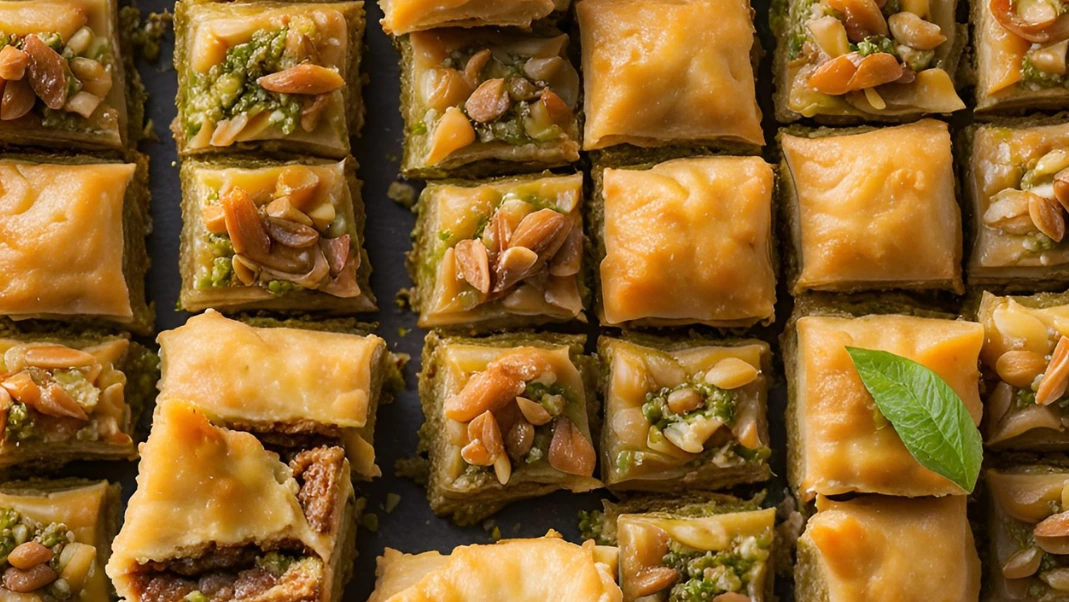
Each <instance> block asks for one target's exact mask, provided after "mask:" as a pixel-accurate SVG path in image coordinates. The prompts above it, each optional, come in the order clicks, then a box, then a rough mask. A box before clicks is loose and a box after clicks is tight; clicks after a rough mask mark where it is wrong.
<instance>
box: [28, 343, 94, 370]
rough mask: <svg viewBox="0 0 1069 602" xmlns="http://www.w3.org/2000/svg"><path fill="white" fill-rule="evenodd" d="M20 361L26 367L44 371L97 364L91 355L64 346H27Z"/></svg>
mask: <svg viewBox="0 0 1069 602" xmlns="http://www.w3.org/2000/svg"><path fill="white" fill-rule="evenodd" d="M22 361H23V362H24V363H25V364H26V365H28V366H36V367H38V368H44V369H46V370H56V369H62V368H82V367H85V366H92V365H93V364H95V363H97V359H96V358H95V357H93V356H92V355H91V354H89V353H86V352H85V351H82V350H80V349H71V348H70V347H67V346H66V345H27V346H26V347H25V351H24V353H23V356H22Z"/></svg>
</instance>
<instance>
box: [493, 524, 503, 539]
mask: <svg viewBox="0 0 1069 602" xmlns="http://www.w3.org/2000/svg"><path fill="white" fill-rule="evenodd" d="M490 538H491V539H493V540H494V541H498V540H500V539H501V527H498V526H497V525H494V529H493V530H492V531H491V532H490Z"/></svg>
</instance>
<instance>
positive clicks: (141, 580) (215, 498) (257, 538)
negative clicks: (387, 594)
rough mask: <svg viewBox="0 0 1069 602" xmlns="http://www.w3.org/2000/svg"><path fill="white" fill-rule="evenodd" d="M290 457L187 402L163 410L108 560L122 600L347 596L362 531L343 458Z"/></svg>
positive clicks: (335, 451) (323, 454) (314, 451)
mask: <svg viewBox="0 0 1069 602" xmlns="http://www.w3.org/2000/svg"><path fill="white" fill-rule="evenodd" d="M286 460H287V461H283V460H280V459H279V456H278V455H277V454H275V453H273V452H270V451H267V450H265V449H264V447H263V446H262V445H261V444H260V442H259V441H258V440H257V439H256V438H255V437H254V436H252V435H251V434H249V433H243V432H238V431H229V430H226V429H221V428H218V427H215V426H212V425H211V423H210V422H208V419H207V418H206V417H204V416H203V415H202V414H200V413H198V412H197V411H195V410H193V409H192V408H191V407H189V406H187V405H184V404H182V403H181V402H170V403H166V404H163V405H161V406H160V407H159V411H158V412H157V413H156V416H155V421H154V424H153V427H152V434H150V435H149V438H148V441H147V442H145V443H144V444H143V445H142V449H141V464H140V467H139V469H138V476H137V490H136V491H134V495H133V497H132V498H130V502H129V504H128V506H127V508H126V520H125V522H124V524H123V528H122V530H121V531H120V532H119V535H118V537H116V538H115V545H114V553H113V554H112V557H111V560H110V561H109V562H108V564H107V575H108V577H110V578H111V580H112V582H113V583H114V585H115V590H116V592H117V593H118V594H119V597H120V598H122V599H124V600H128V601H129V602H183V601H185V602H191V601H200V602H204V601H221V600H232V599H234V597H235V592H241V595H239V596H238V597H240V598H244V599H256V600H281V601H292V602H297V601H301V602H310V601H318V602H337V601H338V600H340V599H341V593H342V589H343V588H344V586H345V581H346V580H347V579H348V577H349V572H350V571H351V566H350V563H351V561H352V557H353V554H354V544H355V531H356V523H355V519H354V518H353V512H354V506H355V496H354V494H353V487H352V482H351V481H350V479H349V466H348V462H347V461H346V460H345V454H344V452H343V451H342V449H341V448H337V447H316V448H311V449H308V450H304V451H302V452H300V453H297V454H295V455H294V456H293V457H292V458H287V459H286Z"/></svg>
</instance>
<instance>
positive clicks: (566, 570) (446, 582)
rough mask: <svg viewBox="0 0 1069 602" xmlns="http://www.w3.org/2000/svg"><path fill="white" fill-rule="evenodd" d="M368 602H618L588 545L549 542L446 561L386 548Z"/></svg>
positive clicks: (463, 552)
mask: <svg viewBox="0 0 1069 602" xmlns="http://www.w3.org/2000/svg"><path fill="white" fill-rule="evenodd" d="M376 575H377V577H378V580H377V582H376V585H375V593H373V594H372V595H371V598H370V600H369V601H368V602H472V601H474V600H509V602H546V601H547V600H561V601H563V600H567V601H568V602H620V600H622V599H623V594H622V593H621V592H620V588H619V587H618V586H617V585H616V581H615V579H614V578H613V568H611V567H609V566H608V565H606V564H604V563H602V562H599V559H598V554H597V550H596V548H595V546H594V542H593V541H588V542H586V543H585V544H583V545H581V546H578V545H575V544H573V543H568V542H566V541H563V540H561V539H559V538H555V537H542V538H539V539H513V540H507V541H502V542H500V543H496V544H493V545H482V546H479V545H474V546H460V547H458V548H456V549H455V550H453V553H452V554H450V555H448V556H442V555H440V554H438V553H437V552H427V553H426V554H420V555H418V556H411V555H408V554H401V553H400V552H397V551H396V550H391V549H389V548H387V550H386V552H385V554H384V555H383V556H380V557H379V559H378V569H377V570H376Z"/></svg>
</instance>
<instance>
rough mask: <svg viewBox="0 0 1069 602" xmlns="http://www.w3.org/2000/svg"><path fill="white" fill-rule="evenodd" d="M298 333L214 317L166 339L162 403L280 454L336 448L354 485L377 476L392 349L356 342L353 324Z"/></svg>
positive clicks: (295, 327) (360, 338)
mask: <svg viewBox="0 0 1069 602" xmlns="http://www.w3.org/2000/svg"><path fill="white" fill-rule="evenodd" d="M300 324H301V323H300V322H294V323H292V324H290V323H284V322H283V323H279V322H276V321H272V320H263V319H261V320H254V321H253V323H252V324H249V323H245V322H238V321H235V320H229V319H227V318H224V317H223V316H222V315H220V314H218V313H216V312H214V311H211V310H209V311H208V312H207V313H205V314H202V315H200V316H194V317H192V318H190V319H189V321H187V322H186V324H185V325H184V326H182V327H179V328H177V329H175V330H169V331H166V332H162V333H160V335H159V337H158V339H157V341H158V342H159V344H160V357H161V358H162V360H163V361H162V365H161V368H162V373H163V374H162V379H161V380H160V384H159V387H160V397H159V401H160V403H166V402H170V401H185V402H187V403H189V404H190V405H191V406H193V407H195V408H197V410H199V411H201V412H203V413H204V414H205V415H206V416H208V418H209V419H211V420H212V421H213V422H216V423H218V424H223V425H226V426H227V427H228V428H233V429H240V430H248V431H252V432H253V433H255V434H256V435H257V436H258V437H260V438H261V439H262V440H264V441H265V442H268V443H272V444H274V445H280V446H284V447H290V448H293V447H301V446H302V445H307V444H308V443H309V442H312V441H323V440H330V441H333V442H334V443H336V444H337V445H341V446H342V447H344V448H345V449H346V452H347V456H348V458H349V462H350V464H351V465H352V468H353V470H354V471H355V473H356V474H357V475H359V476H361V477H363V478H366V479H370V478H372V477H376V476H379V475H380V474H381V472H380V471H379V469H378V467H377V466H375V450H374V448H373V447H372V441H373V435H374V427H375V411H376V409H377V408H378V405H379V402H380V400H381V399H382V396H383V394H384V392H383V390H384V388H387V387H388V386H389V384H388V383H387V381H388V380H389V379H391V378H394V376H393V375H394V373H395V372H396V366H393V365H391V361H392V358H391V354H390V353H389V352H388V351H387V350H386V341H384V340H382V339H381V338H379V337H377V336H375V335H361V334H354V333H353V332H352V329H351V327H352V325H351V324H343V323H337V324H334V323H331V322H329V321H328V322H320V323H318V324H315V325H314V327H315V328H316V329H315V330H305V329H302V328H299V326H300ZM290 326H292V327H290ZM309 326H313V325H311V324H309ZM346 326H348V327H350V328H346ZM332 327H333V328H336V330H334V331H332V330H330V329H331V328H332Z"/></svg>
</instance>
